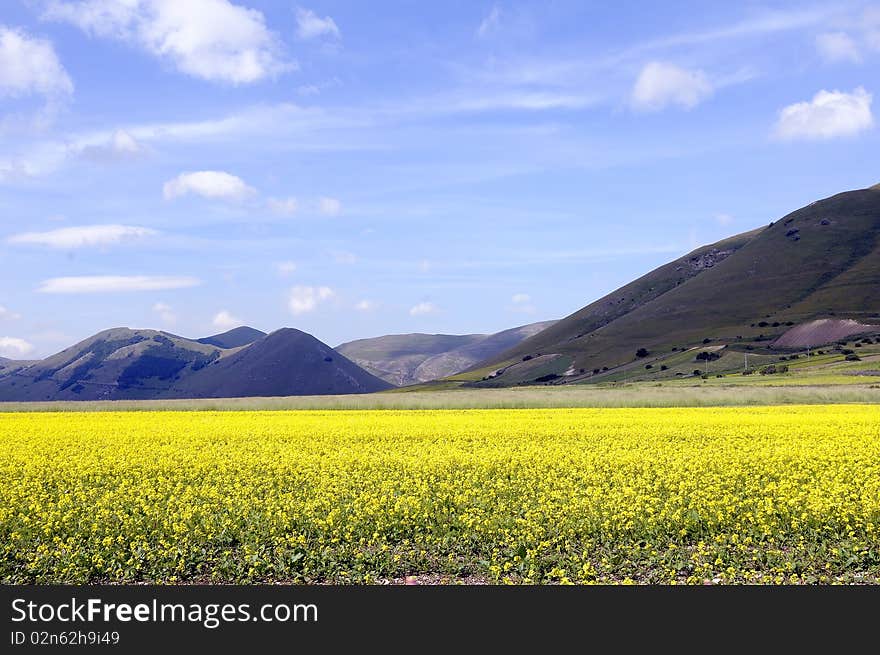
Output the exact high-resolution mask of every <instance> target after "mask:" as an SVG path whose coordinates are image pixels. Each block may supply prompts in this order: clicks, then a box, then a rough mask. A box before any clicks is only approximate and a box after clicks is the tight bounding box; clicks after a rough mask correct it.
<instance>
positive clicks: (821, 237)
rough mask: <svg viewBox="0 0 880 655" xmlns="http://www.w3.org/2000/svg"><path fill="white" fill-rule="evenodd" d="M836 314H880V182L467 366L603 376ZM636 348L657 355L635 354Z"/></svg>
mask: <svg viewBox="0 0 880 655" xmlns="http://www.w3.org/2000/svg"><path fill="white" fill-rule="evenodd" d="M828 317H834V318H846V319H854V320H858V321H860V322H862V323H872V322H874V323H876V322H878V319H880V189H878V188H871V189H863V190H858V191H850V192H846V193H841V194H837V195H835V196H832V197H831V198H827V199H825V200H821V201H817V202H814V203H811V204H810V205H808V206H807V207H804V208H802V209H799V210H797V211H795V212H793V213H791V214H788V215H787V216H785V217H783V218H782V219H781V220H779V221H776V222H774V223H771V224H770V225H769V226H767V227H765V228H761V229H758V230H754V231H751V232H747V233H744V234H740V235H737V236H734V237H731V238H729V239H726V240H724V241H720V242H718V243H716V244H712V245H709V246H705V247H703V248H700V249H698V250H695V251H693V252H692V253H689V254H688V255H685V256H684V257H682V258H680V259H677V260H675V261H673V262H670V263H668V264H666V265H664V266H661V267H659V268H658V269H656V270H654V271H652V272H650V273H648V274H647V275H645V276H643V277H641V278H639V279H637V280H635V281H634V282H631V283H630V284H628V285H626V286H624V287H621V288H620V289H618V290H616V291H614V292H612V293H610V294H608V295H607V296H605V297H603V298H600V299H599V300H597V301H595V302H593V303H591V304H590V305H587V306H586V307H584V308H583V309H581V310H579V311H578V312H575V313H574V314H572V315H570V316H568V317H566V318H564V319H562V320H561V321H559V322H558V323H556V324H555V325H554V326H552V327H551V328H549V329H547V330H545V331H543V332H541V333H539V334H537V335H536V336H534V337H532V338H530V339H527V340H525V341H523V342H521V343H520V344H518V345H517V346H515V347H513V348H511V349H509V350H507V351H506V352H504V353H502V354H501V355H500V356H498V357H497V358H493V359H492V360H491V361H489V362H484V364H483V365H481V366H480V368H479V369H478V370H475V371H473V372H472V374H471V376H470V377H471V378H472V379H473V380H474V381H475V382H476V384H477V385H492V386H504V385H509V384H521V383H523V382H529V381H536V380H539V379H540V380H539V381H547V382H552V383H558V382H561V381H563V380H565V381H569V382H572V381H584V380H587V379H589V380H593V379H596V380H601V379H603V378H607V377H609V376H611V375H613V374H614V372H615V371H616V370H619V369H620V368H621V367H630V368H631V369H632V370H633V372H635V371H640V373H641V374H645V371H644V366H643V364H644V365H647V364H646V362H648V363H650V362H651V361H653V359H652V358H656V357H657V356H659V354H661V353H669V352H671V351H672V349H673V348H675V349H676V350H679V349H681V348H683V347H695V346H700V345H703V344H704V342H705V343H714V344H723V345H730V346H735V347H738V348H742V349H747V348H748V347H749V346H751V348H752V349H755V348H757V349H759V350H760V349H761V348H766V346H767V345H768V344H767V343H766V342H771V341H772V340H773V339H774V338H776V337H778V336H780V335H781V334H782V333H783V332H784V331H785V330H786V329H787V328H788V327H790V326H791V325H794V324H798V323H803V322H807V321H811V320H815V319H820V318H828ZM705 340H709V341H705ZM639 348H644V349H645V350H646V351H647V352H648V353H649V354H650V355H649V356H648V358H644V357H642V358H640V357H636V356H635V353H636V351H637V350H638V349H639ZM524 359H525V361H523V360H524ZM597 369H598V371H596V370H597ZM606 369H607V370H606ZM594 371H596V373H594ZM481 375H482V377H490V376H491V379H481V377H480V376H481ZM651 375H653V373H652V374H651Z"/></svg>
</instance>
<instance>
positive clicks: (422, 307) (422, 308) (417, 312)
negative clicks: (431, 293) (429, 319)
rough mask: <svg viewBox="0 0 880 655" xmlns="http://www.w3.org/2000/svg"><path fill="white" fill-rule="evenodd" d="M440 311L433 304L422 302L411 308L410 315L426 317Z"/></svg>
mask: <svg viewBox="0 0 880 655" xmlns="http://www.w3.org/2000/svg"><path fill="white" fill-rule="evenodd" d="M438 311H440V309H439V308H438V307H437V305H435V304H434V303H432V302H427V301H424V302H420V303H418V304H417V305H413V306H412V307H410V310H409V315H410V316H425V315H427V314H436V313H437V312H438Z"/></svg>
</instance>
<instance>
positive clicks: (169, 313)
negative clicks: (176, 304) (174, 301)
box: [153, 302, 177, 325]
mask: <svg viewBox="0 0 880 655" xmlns="http://www.w3.org/2000/svg"><path fill="white" fill-rule="evenodd" d="M153 311H154V312H155V313H156V314H158V315H159V318H161V319H162V322H163V323H165V324H166V325H174V324H175V323H177V314H175V313H174V309H173V308H172V307H171V305H168V304H166V303H164V302H157V303H156V304H155V305H153Z"/></svg>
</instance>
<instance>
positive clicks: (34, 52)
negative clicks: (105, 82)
mask: <svg viewBox="0 0 880 655" xmlns="http://www.w3.org/2000/svg"><path fill="white" fill-rule="evenodd" d="M71 93H73V82H71V81H70V77H69V76H68V75H67V71H66V70H64V66H62V65H61V62H60V61H59V59H58V56H57V55H56V54H55V48H53V47H52V43H51V42H50V41H48V40H46V39H40V38H36V37H30V36H28V35H27V34H26V33H25V32H23V31H21V30H14V29H10V28H8V27H4V26H2V25H0V96H11V97H21V96H27V95H31V94H38V95H42V96H46V97H49V98H53V97H59V96H66V95H70V94H71Z"/></svg>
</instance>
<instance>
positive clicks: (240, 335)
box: [196, 325, 266, 348]
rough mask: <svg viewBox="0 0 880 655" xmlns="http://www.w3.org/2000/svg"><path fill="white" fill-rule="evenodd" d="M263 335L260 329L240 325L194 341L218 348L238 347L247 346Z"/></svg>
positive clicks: (264, 334)
mask: <svg viewBox="0 0 880 655" xmlns="http://www.w3.org/2000/svg"><path fill="white" fill-rule="evenodd" d="M265 336H266V333H265V332H263V331H261V330H257V329H255V328H252V327H248V326H247V325H242V326H241V327H236V328H232V329H231V330H227V331H226V332H221V333H220V334H213V335H211V336H209V337H202V338H201V339H196V341H197V342H199V343H205V344H208V345H211V346H217V347H218V348H240V347H241V346H247V345H248V344H251V343H253V342H254V341H256V340H258V339H262V338H263V337H265Z"/></svg>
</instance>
